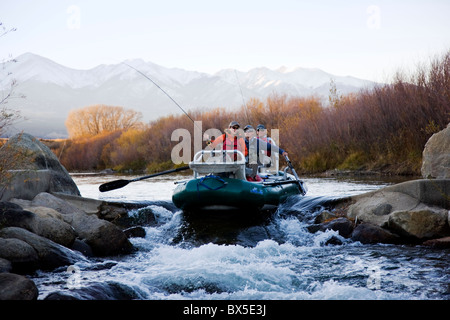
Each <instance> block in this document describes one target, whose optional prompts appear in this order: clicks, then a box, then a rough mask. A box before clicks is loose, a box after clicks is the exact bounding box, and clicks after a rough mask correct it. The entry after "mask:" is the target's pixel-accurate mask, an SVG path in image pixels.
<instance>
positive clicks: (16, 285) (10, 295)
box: [0, 273, 39, 300]
mask: <svg viewBox="0 0 450 320" xmlns="http://www.w3.org/2000/svg"><path fill="white" fill-rule="evenodd" d="M38 295H39V291H38V288H37V287H36V284H35V283H34V282H33V281H32V280H30V279H28V278H26V277H24V276H21V275H18V274H14V273H0V300H37V298H38Z"/></svg>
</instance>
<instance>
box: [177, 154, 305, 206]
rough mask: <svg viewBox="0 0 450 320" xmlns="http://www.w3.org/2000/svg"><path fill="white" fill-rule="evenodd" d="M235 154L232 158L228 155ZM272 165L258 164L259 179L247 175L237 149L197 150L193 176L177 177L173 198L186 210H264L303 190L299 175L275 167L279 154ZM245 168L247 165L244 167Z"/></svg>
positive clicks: (191, 166) (243, 161) (301, 192)
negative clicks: (182, 178) (254, 179)
mask: <svg viewBox="0 0 450 320" xmlns="http://www.w3.org/2000/svg"><path fill="white" fill-rule="evenodd" d="M227 152H228V153H230V152H231V153H235V154H237V160H234V161H231V159H230V158H231V157H230V155H227V154H226V153H227ZM274 158H275V159H274V160H275V161H272V164H273V165H272V166H271V167H269V168H259V169H258V171H259V172H258V174H259V176H260V177H261V178H262V181H259V182H251V181H247V179H246V166H245V157H244V155H243V154H242V153H241V152H239V151H236V150H207V151H206V150H203V151H200V152H198V153H197V154H196V155H195V157H194V160H193V161H191V162H190V163H189V167H190V168H191V169H192V170H193V172H194V177H193V179H189V180H185V181H179V182H176V183H177V187H176V188H175V190H174V193H173V195H172V201H173V203H174V204H175V206H177V207H178V208H180V209H182V210H185V211H198V210H233V209H245V210H247V209H251V210H255V209H256V210H264V209H270V208H276V207H278V206H279V205H280V204H281V203H283V202H284V201H286V199H287V198H288V197H290V196H295V195H304V194H305V192H306V190H305V187H304V185H303V182H302V181H301V180H299V179H298V177H296V175H295V176H293V175H292V174H289V173H287V170H288V168H286V169H285V170H284V171H278V170H277V169H278V157H274ZM247 170H248V169H247Z"/></svg>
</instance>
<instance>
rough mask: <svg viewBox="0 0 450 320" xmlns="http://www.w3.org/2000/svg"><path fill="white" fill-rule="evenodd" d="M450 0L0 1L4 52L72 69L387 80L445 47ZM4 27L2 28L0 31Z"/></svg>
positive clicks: (2, 55) (448, 45) (449, 41)
mask: <svg viewBox="0 0 450 320" xmlns="http://www.w3.org/2000/svg"><path fill="white" fill-rule="evenodd" d="M449 17H450V1H448V0H434V1H433V0H430V1H424V0H422V1H417V0H413V1H411V0H407V1H406V0H402V1H395V0H390V1H377V0H368V1H366V0H358V1H331V0H327V1H321V0H315V1H300V0H270V1H266V0H220V1H217V0H184V1H181V0H158V1H154V0H150V1H144V0H140V1H137V0H127V1H114V0H108V1H103V0H89V1H84V0H83V1H77V0H70V1H66V0H59V1H56V0H52V1H50V0H13V1H9V0H0V22H2V23H3V27H6V29H10V28H12V27H14V28H17V31H15V32H12V33H9V34H7V35H4V36H2V37H0V59H1V60H5V59H7V58H8V57H10V56H12V57H16V56H18V55H20V54H23V53H26V52H32V53H35V54H39V55H42V56H44V57H47V58H50V59H52V60H54V61H55V62H57V63H60V64H62V65H65V66H67V67H71V68H75V69H90V68H93V67H95V66H97V65H99V64H116V63H119V62H121V61H123V60H127V59H138V58H140V59H143V60H145V61H151V62H154V63H156V64H159V65H162V66H165V67H177V68H182V69H186V70H195V71H200V72H207V73H214V72H217V71H219V70H221V69H225V68H231V69H236V70H239V71H248V70H250V69H252V68H256V67H268V68H270V69H277V68H279V67H281V66H286V67H288V68H297V67H305V68H319V69H322V70H324V71H326V72H329V73H332V74H335V75H342V76H345V75H351V76H355V77H359V78H363V79H368V80H374V81H380V82H383V81H386V80H387V79H389V77H391V76H392V75H393V73H394V72H395V71H396V70H399V69H406V70H408V69H411V68H414V67H415V66H417V64H418V63H420V62H423V61H428V60H429V58H430V57H432V56H435V55H440V54H443V53H444V52H446V51H448V50H450V18H449ZM0 34H1V32H0Z"/></svg>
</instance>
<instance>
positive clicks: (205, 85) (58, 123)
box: [0, 53, 374, 138]
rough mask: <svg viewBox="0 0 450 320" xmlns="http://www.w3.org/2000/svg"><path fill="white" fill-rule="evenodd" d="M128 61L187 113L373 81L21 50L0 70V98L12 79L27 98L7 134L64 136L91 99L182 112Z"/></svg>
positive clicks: (19, 102)
mask: <svg viewBox="0 0 450 320" xmlns="http://www.w3.org/2000/svg"><path fill="white" fill-rule="evenodd" d="M127 64H128V65H130V66H132V67H133V68H135V69H137V70H139V71H140V72H142V73H143V74H145V75H147V76H148V77H150V78H151V79H152V80H153V81H154V82H155V83H157V84H158V85H159V86H160V87H161V88H162V89H164V91H166V92H167V93H168V94H169V95H170V96H171V97H172V98H173V99H174V100H175V101H177V103H178V104H179V105H181V106H182V107H183V108H184V109H185V110H187V111H189V110H193V109H211V108H215V107H227V108H238V107H240V106H242V103H243V100H242V99H243V97H244V98H245V99H246V100H248V99H250V98H259V99H261V100H263V101H264V100H265V99H266V97H267V96H269V95H270V94H273V93H279V94H287V95H290V96H309V95H312V94H316V95H319V96H323V97H324V98H326V97H328V94H329V90H330V83H331V79H333V81H334V82H335V84H336V87H337V89H338V91H339V92H340V93H342V94H345V93H349V92H355V91H359V90H360V89H361V88H363V87H371V86H373V85H374V83H373V82H371V81H368V80H363V79H357V78H354V77H350V76H347V77H341V76H335V75H332V74H329V73H327V72H324V71H322V70H320V69H307V68H296V69H293V70H288V69H287V68H284V67H282V68H279V69H277V70H271V69H268V68H255V69H251V70H250V71H248V72H241V71H236V70H233V69H225V70H221V71H219V72H217V73H215V74H207V73H201V72H196V71H187V70H183V69H179V68H166V67H163V66H159V65H157V64H154V63H151V62H145V61H143V60H140V59H137V60H127V61H124V63H118V64H111V65H99V66H97V67H95V68H93V69H89V70H75V69H71V68H68V67H65V66H62V65H60V64H58V63H56V62H54V61H52V60H49V59H47V58H44V57H41V56H38V55H36V54H32V53H26V54H23V55H21V56H19V57H17V58H16V59H15V62H7V63H4V65H3V66H2V68H1V70H0V95H1V94H4V92H5V91H6V90H7V88H8V86H9V85H10V80H11V79H15V80H16V81H17V87H16V88H15V93H16V94H21V95H25V96H26V98H25V99H9V100H8V104H7V107H8V108H10V109H16V110H20V111H21V115H22V116H23V117H25V118H26V119H25V120H23V121H21V122H19V123H17V124H15V125H14V127H13V128H11V130H10V131H9V132H8V134H9V135H11V134H14V133H16V132H18V131H22V130H23V131H25V132H28V133H30V134H33V135H35V136H37V137H42V138H65V137H67V131H66V128H65V125H64V122H65V120H66V118H67V116H68V113H69V111H70V110H71V109H77V108H82V107H85V106H89V105H94V104H106V105H113V106H122V107H124V108H127V109H134V110H136V111H140V112H142V114H143V117H144V119H143V120H144V121H145V122H148V121H150V120H155V119H157V118H159V117H161V116H164V115H168V114H179V113H181V110H180V109H179V108H178V107H177V106H176V105H175V104H174V103H173V101H171V100H170V99H169V98H168V97H167V96H166V95H165V94H164V93H163V92H162V91H161V90H160V89H158V88H157V87H156V86H155V85H154V84H153V83H151V82H150V81H149V80H148V79H146V78H145V77H144V76H142V74H140V73H139V72H137V71H136V70H134V69H133V68H130V67H129V66H128V65H127ZM241 90H242V94H241ZM1 91H3V93H2V92H1Z"/></svg>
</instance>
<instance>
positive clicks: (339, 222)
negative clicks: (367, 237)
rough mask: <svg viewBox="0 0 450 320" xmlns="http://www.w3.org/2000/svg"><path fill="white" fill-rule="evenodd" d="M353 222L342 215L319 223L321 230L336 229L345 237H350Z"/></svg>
mask: <svg viewBox="0 0 450 320" xmlns="http://www.w3.org/2000/svg"><path fill="white" fill-rule="evenodd" d="M353 228H354V225H353V222H352V221H350V220H349V219H347V218H344V217H340V218H337V219H333V220H331V221H328V222H323V223H321V224H319V228H318V230H319V231H326V230H334V231H337V232H339V235H340V236H342V237H344V238H349V237H350V236H351V234H352V232H353Z"/></svg>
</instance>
